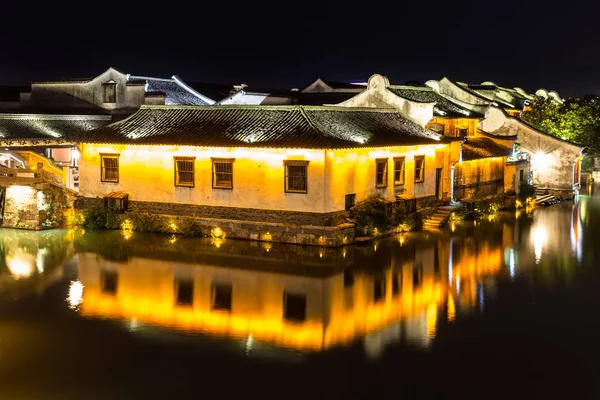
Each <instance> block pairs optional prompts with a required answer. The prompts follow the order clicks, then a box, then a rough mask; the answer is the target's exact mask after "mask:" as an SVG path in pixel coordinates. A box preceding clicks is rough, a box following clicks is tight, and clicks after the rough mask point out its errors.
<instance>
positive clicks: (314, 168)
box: [79, 144, 343, 212]
mask: <svg viewBox="0 0 600 400" xmlns="http://www.w3.org/2000/svg"><path fill="white" fill-rule="evenodd" d="M100 153H119V154H120V158H119V164H120V165H119V182H118V183H110V182H101V181H100ZM174 156H191V157H196V163H195V187H193V188H188V187H175V186H174V161H173V157H174ZM211 157H215V158H234V159H235V161H234V164H233V189H232V190H227V189H213V188H212V162H211ZM284 160H307V161H309V166H308V193H284V165H283V161H284ZM324 169H325V168H324V151H323V150H303V149H299V150H293V149H288V150H284V149H227V148H200V147H177V146H124V145H120V146H103V145H90V144H87V145H81V159H80V164H79V176H80V178H79V179H80V187H79V193H80V195H82V196H85V197H96V196H99V197H102V196H104V195H105V194H107V193H110V192H124V193H128V194H129V198H130V199H131V200H135V201H151V202H165V203H169V202H172V203H179V204H198V205H211V206H225V207H242V208H258V209H272V210H288V211H306V212H324V211H327V210H325V204H324V179H325V177H324ZM341 209H342V210H343V206H342V208H341Z"/></svg>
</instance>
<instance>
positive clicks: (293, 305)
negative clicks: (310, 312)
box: [283, 292, 306, 322]
mask: <svg viewBox="0 0 600 400" xmlns="http://www.w3.org/2000/svg"><path fill="white" fill-rule="evenodd" d="M283 318H284V319H287V320H291V321H299V322H302V321H305V320H306V295H305V294H292V293H288V292H283Z"/></svg>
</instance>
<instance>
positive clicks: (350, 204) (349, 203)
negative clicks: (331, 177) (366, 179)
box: [345, 193, 356, 211]
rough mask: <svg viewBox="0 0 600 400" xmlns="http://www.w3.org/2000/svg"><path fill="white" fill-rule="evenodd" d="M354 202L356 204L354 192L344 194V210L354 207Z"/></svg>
mask: <svg viewBox="0 0 600 400" xmlns="http://www.w3.org/2000/svg"><path fill="white" fill-rule="evenodd" d="M354 204H356V193H352V194H347V195H346V206H345V209H346V211H348V210H349V209H351V208H352V207H354Z"/></svg>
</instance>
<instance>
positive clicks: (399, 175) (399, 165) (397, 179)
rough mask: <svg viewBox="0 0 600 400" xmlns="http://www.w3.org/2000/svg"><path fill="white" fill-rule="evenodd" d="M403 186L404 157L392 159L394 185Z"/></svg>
mask: <svg viewBox="0 0 600 400" xmlns="http://www.w3.org/2000/svg"><path fill="white" fill-rule="evenodd" d="M403 184H404V157H395V158H394V185H403Z"/></svg>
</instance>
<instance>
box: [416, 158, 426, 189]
mask: <svg viewBox="0 0 600 400" xmlns="http://www.w3.org/2000/svg"><path fill="white" fill-rule="evenodd" d="M417 160H423V164H422V167H421V168H419V170H422V171H423V173H422V175H421V178H419V177H418V175H417ZM423 182H425V156H415V183H423Z"/></svg>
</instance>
